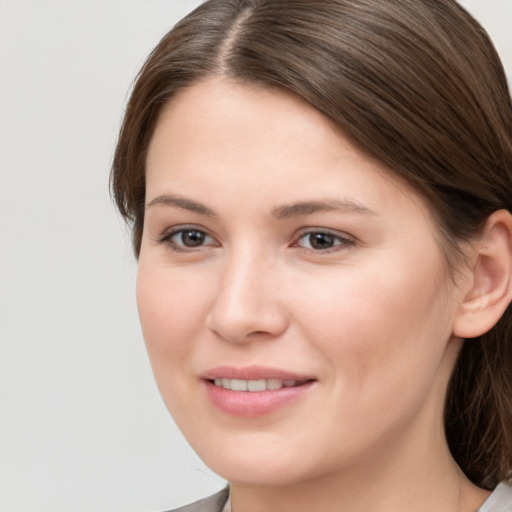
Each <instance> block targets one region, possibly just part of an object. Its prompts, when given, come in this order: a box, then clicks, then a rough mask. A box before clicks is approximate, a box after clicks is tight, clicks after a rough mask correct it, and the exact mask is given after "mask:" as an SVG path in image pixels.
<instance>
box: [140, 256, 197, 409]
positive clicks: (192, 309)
mask: <svg viewBox="0 0 512 512" xmlns="http://www.w3.org/2000/svg"><path fill="white" fill-rule="evenodd" d="M204 290H205V287H204V283H202V284H201V283H199V282H198V281H197V280H194V279H187V278H186V275H185V273H183V272H179V271H178V272H172V271H170V270H169V269H165V268H161V267H159V266H155V265H150V264H146V263H145V262H144V261H140V262H139V268H138V273H137V306H138V311H139V317H140V323H141V326H142V332H143V335H144V340H145V343H146V348H147V351H148V354H149V358H150V361H151V365H152V368H153V372H154V374H155V378H156V381H157V384H158V386H159V387H160V390H161V391H162V394H167V393H168V392H167V390H169V393H172V392H171V391H170V390H172V389H174V388H176V387H179V386H180V385H182V384H181V383H184V382H185V379H184V378H176V377H177V376H183V375H185V373H186V372H187V369H188V367H187V364H188V361H189V359H190V358H189V354H190V353H191V352H192V351H193V348H194V346H195V341H196V340H197V339H199V332H200V330H201V328H202V326H203V325H204V311H205V308H206V304H205V298H204V295H205V294H204ZM164 399H166V396H164ZM166 402H167V400H166Z"/></svg>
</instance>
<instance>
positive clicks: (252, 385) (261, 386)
mask: <svg viewBox="0 0 512 512" xmlns="http://www.w3.org/2000/svg"><path fill="white" fill-rule="evenodd" d="M266 389H267V382H266V381H265V379H260V380H248V381H247V391H265V390H266Z"/></svg>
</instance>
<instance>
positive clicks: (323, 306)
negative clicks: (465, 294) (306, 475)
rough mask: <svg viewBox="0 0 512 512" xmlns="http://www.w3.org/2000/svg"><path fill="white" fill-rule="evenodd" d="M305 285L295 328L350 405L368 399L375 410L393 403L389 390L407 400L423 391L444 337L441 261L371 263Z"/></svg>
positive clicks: (447, 328) (446, 318)
mask: <svg viewBox="0 0 512 512" xmlns="http://www.w3.org/2000/svg"><path fill="white" fill-rule="evenodd" d="M406 261H409V262H411V261H413V262H414V261H416V262H417V263H418V264H417V265H412V264H410V263H408V264H405V262H406ZM420 263H421V264H420ZM329 283H332V284H329ZM309 290H310V292H311V293H310V296H309V300H308V304H307V305H303V307H302V315H301V317H302V319H303V320H302V322H301V323H302V326H303V329H304V330H305V331H307V332H308V338H309V339H311V340H315V343H316V344H317V347H318V349H319V350H320V351H321V352H322V353H323V356H324V358H325V359H326V360H327V361H328V367H329V368H330V378H331V379H333V380H334V382H335V387H336V389H338V390H343V391H344V392H346V391H349V390H350V393H344V395H345V396H353V397H357V401H358V403H357V404H354V407H357V408H359V407H360V405H361V404H364V403H369V402H371V403H372V404H373V405H372V407H368V410H372V409H373V411H375V407H376V408H377V409H383V408H386V407H388V405H389V402H390V401H395V394H394V393H393V391H394V392H396V393H401V394H402V396H403V397H404V400H405V399H407V397H408V396H409V398H410V399H411V401H414V400H415V399H417V398H418V393H426V392H427V391H428V388H429V386H430V385H431V384H432V380H433V379H434V376H435V374H436V371H437V369H438V367H439V364H440V361H441V359H442V357H443V353H444V350H445V346H446V343H447V341H448V339H449V338H450V334H451V313H452V311H451V305H450V302H449V300H448V293H447V290H446V285H445V283H444V273H443V264H442V260H439V259H438V258H437V256H436V257H432V261H426V258H425V257H423V259H421V258H420V259H417V260H416V259H411V258H407V260H405V261H404V263H403V264H402V265H400V262H399V261H396V260H395V261H390V262H389V264H388V265H386V264H385V262H383V261H382V260H379V265H378V266H376V267H375V268H373V269H372V267H371V266H365V267H364V269H355V268H351V269H348V270H347V272H346V275H344V276H341V277H339V276H338V278H337V279H329V280H326V281H325V282H324V283H319V285H318V286H316V287H311V285H310V286H309ZM413 395H414V396H413Z"/></svg>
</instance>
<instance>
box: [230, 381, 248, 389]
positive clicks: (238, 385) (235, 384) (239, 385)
mask: <svg viewBox="0 0 512 512" xmlns="http://www.w3.org/2000/svg"><path fill="white" fill-rule="evenodd" d="M231 389H232V390H233V391H247V381H246V380H240V379H231Z"/></svg>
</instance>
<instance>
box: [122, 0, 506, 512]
mask: <svg viewBox="0 0 512 512" xmlns="http://www.w3.org/2000/svg"><path fill="white" fill-rule="evenodd" d="M112 180H113V181H112V184H113V191H114V195H115V199H116V201H117V205H118V207H119V209H120V211H121V213H122V214H123V215H124V216H125V217H126V218H127V219H129V220H130V221H132V222H133V242H134V248H135V253H136V255H137V257H138V258H139V269H138V283H137V300H138V307H139V314H140V319H141V323H142V328H143V333H144V337H145V341H146V344H147V348H148V352H149V356H150V359H151V362H152V366H153V371H154V373H155V377H156V380H157V383H158V385H159V388H160V391H161V394H162V396H163V398H164V401H165V403H166V405H167V407H168V409H169V411H170V412H171V414H172V415H173V417H174V419H175V420H176V422H177V424H178V426H179V427H180V428H181V429H182V431H183V433H184V434H185V436H186V437H187V439H188V441H189V442H190V443H191V445H192V447H193V448H194V449H195V450H196V451H197V452H198V454H199V455H200V456H201V457H202V458H203V460H204V461H205V462H206V464H207V465H209V466H210V467H211V468H212V469H213V470H214V471H216V472H217V473H219V474H220V475H221V476H223V477H224V478H226V479H227V480H228V481H229V482H230V488H229V498H228V491H224V492H222V493H220V494H219V495H216V496H214V497H212V498H209V499H207V500H204V501H202V502H198V503H196V504H195V505H191V506H189V507H185V508H184V509H182V510H184V511H185V510H186V511H195V510H198V511H210V510H211V511H221V510H224V511H228V510H232V511H233V512H256V511H260V512H261V511H266V510H274V511H283V512H286V511H288V510H293V511H311V510H321V511H323V512H330V511H344V510H347V511H351V512H353V511H365V512H367V511H369V510H371V511H373V512H388V511H397V510H400V511H401V510H408V511H417V512H422V511H432V510H436V511H438V512H440V511H450V512H453V511H460V512H473V511H475V510H477V509H478V510H480V511H482V512H483V511H493V512H496V511H505V510H512V490H511V488H510V487H509V486H508V485H507V484H506V481H507V480H508V479H510V471H511V469H512V371H511V368H512V366H511V363H512V331H511V329H512V320H511V313H512V312H511V308H510V306H509V304H510V302H511V299H512V284H511V276H512V215H511V214H510V211H512V106H511V101H510V95H509V91H508V89H507V84H506V80H505V77H504V72H503V69H502V66H501V64H500V62H499V59H498V57H497V55H496V53H495V51H494V49H493V46H492V44H491V42H490V41H489V39H488V37H487V36H486V34H485V32H484V31H483V29H482V28H481V27H480V26H479V25H478V24H477V22H476V21H475V20H474V19H473V18H471V17H470V16H469V14H468V13H467V12H466V11H464V10H463V9H462V8H461V7H460V6H459V5H458V4H457V3H456V2H454V1H452V0H436V1H433V0H411V1H409V2H402V1H400V2H398V1H396V0H384V1H383V0H326V1H323V0H321V1H315V2H306V1H294V0H210V1H207V2H205V3H204V4H203V5H202V6H200V7H199V8H198V9H197V10H196V11H194V12H193V13H192V14H190V15H189V16H188V17H186V18H185V19H184V20H182V21H181V22H180V23H179V24H178V25H177V26H176V27H175V28H174V29H173V30H172V31H171V32H169V34H167V35H166V36H165V37H164V38H163V40H162V41H161V42H160V44H159V45H158V46H157V48H156V49H155V50H154V51H153V53H152V54H151V56H150V57H149V59H148V61H147V62H146V64H145V65H144V67H143V69H142V71H141V72H140V75H139V77H138V80H137V83H136V85H135V87H134V90H133V93H132V97H131V99H130V101H129V104H128V107H127V111H126V115H125V119H124V124H123V127H122V130H121V134H120V139H119V142H118V147H117V151H116V154H115V159H114V164H113V174H112ZM491 491H492V494H491Z"/></svg>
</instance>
